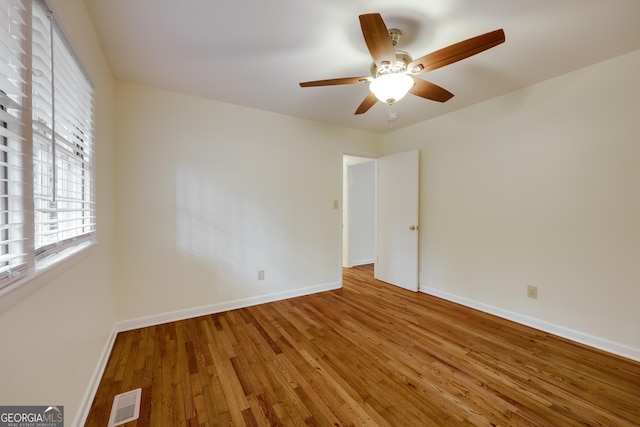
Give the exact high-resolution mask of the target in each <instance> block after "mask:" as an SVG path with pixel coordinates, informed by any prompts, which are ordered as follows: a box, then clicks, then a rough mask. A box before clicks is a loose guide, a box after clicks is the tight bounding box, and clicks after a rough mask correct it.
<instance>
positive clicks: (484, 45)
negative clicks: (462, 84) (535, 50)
mask: <svg viewBox="0 0 640 427" xmlns="http://www.w3.org/2000/svg"><path fill="white" fill-rule="evenodd" d="M504 40H505V38H504V30H502V29H500V30H495V31H491V32H489V33H486V34H482V35H479V36H476V37H472V38H470V39H467V40H464V41H461V42H458V43H456V44H452V45H451V46H447V47H445V48H442V49H440V50H436V51H435V52H432V53H430V54H428V55H425V56H423V57H421V58H418V59H416V60H415V61H413V62H411V63H410V64H409V65H408V66H407V69H408V70H411V73H412V74H421V73H424V72H427V71H431V70H435V69H437V68H440V67H444V66H445V65H449V64H453V63H454V62H457V61H460V60H461V59H465V58H468V57H470V56H473V55H475V54H477V53H480V52H483V51H485V50H487V49H491V48H492V47H494V46H497V45H499V44H500V43H503V42H504ZM416 68H417V70H415V69H416Z"/></svg>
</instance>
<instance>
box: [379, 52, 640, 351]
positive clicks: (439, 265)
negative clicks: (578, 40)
mask: <svg viewBox="0 0 640 427" xmlns="http://www.w3.org/2000/svg"><path fill="white" fill-rule="evenodd" d="M639 75H640V51H639V52H635V53H631V54H628V55H626V56H622V57H619V58H616V59H613V60H610V61H607V62H604V63H600V64H597V65H595V66H591V67H589V68H585V69H582V70H579V71H577V72H574V73H571V74H568V75H565V76H561V77H558V78H555V79H553V80H549V81H547V82H544V83H541V84H538V85H535V86H531V87H528V88H526V89H523V90H520V91H517V92H514V93H511V94H508V95H505V96H502V97H499V98H496V99H493V100H490V101H487V102H484V103H481V104H478V105H475V106H473V107H470V108H467V109H464V110H462V111H458V112H455V113H451V114H448V115H446V116H443V117H440V118H436V119H433V120H430V121H428V122H424V123H421V124H418V125H415V126H413V127H411V128H408V129H404V130H398V131H396V132H394V133H392V134H390V135H387V136H385V138H384V142H383V151H384V152H385V153H392V152H398V151H405V150H409V149H414V148H418V149H420V150H421V165H422V177H421V198H422V200H421V221H420V223H421V225H422V227H421V249H420V251H421V258H420V260H421V273H420V282H421V287H422V289H423V290H424V291H426V292H430V293H435V294H437V295H441V296H445V297H448V298H451V299H457V300H459V301H462V302H466V303H471V304H475V305H478V306H484V308H489V309H494V311H497V312H503V313H507V314H508V313H511V314H515V317H519V318H520V319H521V320H522V319H524V320H533V323H535V324H538V325H540V326H546V327H550V329H555V330H557V331H563V329H564V328H566V330H565V331H564V332H567V335H569V336H572V335H573V336H575V337H577V338H580V339H582V340H583V341H586V342H589V341H590V340H592V341H594V342H596V343H597V344H599V345H603V346H606V347H608V348H609V349H614V350H616V351H618V352H620V353H624V354H627V355H629V356H631V357H635V358H639V357H640V333H639V329H638V325H640V310H639V309H638V301H640V270H639V267H638V266H640V221H639V218H640V191H639V184H640V166H639V161H640V139H639V138H638V135H640V120H639V118H640V81H639V79H638V76H639ZM527 285H537V286H538V295H539V296H538V299H537V300H534V299H529V298H527V297H526V286H527Z"/></svg>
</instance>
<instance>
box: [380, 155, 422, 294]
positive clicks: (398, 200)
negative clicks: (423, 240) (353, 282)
mask: <svg viewBox="0 0 640 427" xmlns="http://www.w3.org/2000/svg"><path fill="white" fill-rule="evenodd" d="M419 163H420V160H419V152H418V151H417V150H414V151H407V152H404V153H398V154H393V155H390V156H384V157H380V158H379V159H378V174H377V197H376V215H377V216H376V261H375V269H374V275H375V278H376V279H378V280H382V281H383V282H387V283H390V284H392V285H396V286H400V287H402V288H405V289H408V290H411V291H414V292H417V291H418V199H419V187H418V183H419Z"/></svg>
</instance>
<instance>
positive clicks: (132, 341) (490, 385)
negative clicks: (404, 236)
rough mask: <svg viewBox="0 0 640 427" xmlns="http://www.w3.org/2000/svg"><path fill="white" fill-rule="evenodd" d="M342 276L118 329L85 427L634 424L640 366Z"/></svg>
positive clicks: (362, 272) (350, 274)
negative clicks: (125, 415)
mask: <svg viewBox="0 0 640 427" xmlns="http://www.w3.org/2000/svg"><path fill="white" fill-rule="evenodd" d="M371 268H372V267H371V266H363V267H357V268H354V269H345V271H344V287H343V288H342V289H339V290H335V291H329V292H324V293H319V294H315V295H309V296H304V297H300V298H294V299H290V300H285V301H279V302H274V303H269V304H263V305H259V306H254V307H250V308H245V309H240V310H233V311H229V312H225V313H220V314H214V315H209V316H203V317H198V318H194V319H189V320H184V321H179V322H173V323H168V324H163V325H158V326H154V327H149V328H144V329H138V330H134V331H129V332H124V333H120V334H118V337H117V338H116V343H115V345H114V348H113V351H112V354H111V356H110V359H109V362H108V364H107V367H106V370H105V373H104V376H103V378H102V381H101V383H100V386H99V390H98V392H97V394H96V396H95V399H94V402H93V405H92V408H91V411H90V414H89V417H88V419H87V423H86V425H87V426H100V427H105V426H106V425H107V421H108V418H109V413H110V411H111V404H112V401H113V398H114V396H115V395H116V394H118V393H122V392H125V391H128V390H131V389H135V388H138V387H142V404H141V411H140V418H139V419H138V420H137V421H133V422H130V423H128V424H126V426H154V427H155V426H209V425H211V426H215V425H232V426H244V425H246V426H277V425H294V426H304V425H308V426H329V425H331V426H347V425H361V426H377V425H380V426H464V425H475V426H490V425H493V426H495V425H500V426H573V425H581V426H584V425H598V426H600V425H605V426H639V425H640V363H637V362H633V361H630V360H627V359H624V358H620V357H617V356H613V355H610V354H607V353H604V352H601V351H598V350H594V349H591V348H588V347H585V346H582V345H579V344H576V343H573V342H570V341H567V340H564V339H561V338H558V337H555V336H552V335H549V334H547V333H544V332H541V331H538V330H534V329H531V328H528V327H525V326H522V325H519V324H516V323H513V322H509V321H506V320H503V319H499V318H496V317H493V316H491V315H488V314H484V313H481V312H478V311H475V310H472V309H469V308H465V307H462V306H459V305H456V304H453V303H450V302H447V301H444V300H441V299H438V298H435V297H432V296H429V295H425V294H422V293H418V294H416V293H412V292H409V291H405V290H402V289H399V288H396V287H393V286H390V285H387V284H384V283H381V282H378V281H376V280H374V279H373V278H372V275H371Z"/></svg>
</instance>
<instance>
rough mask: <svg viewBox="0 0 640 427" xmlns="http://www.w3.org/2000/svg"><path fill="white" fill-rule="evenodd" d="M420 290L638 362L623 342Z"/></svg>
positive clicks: (638, 353) (635, 352)
mask: <svg viewBox="0 0 640 427" xmlns="http://www.w3.org/2000/svg"><path fill="white" fill-rule="evenodd" d="M420 292H423V293H425V294H429V295H433V296H435V297H438V298H442V299H444V300H447V301H451V302H454V303H456V304H460V305H464V306H465V307H470V308H474V309H476V310H480V311H482V312H485V313H489V314H492V315H494V316H498V317H501V318H503V319H507V320H511V321H513V322H516V323H520V324H522V325H526V326H530V327H532V328H535V329H539V330H541V331H544V332H548V333H550V334H553V335H557V336H559V337H562V338H566V339H568V340H571V341H575V342H577V343H580V344H584V345H588V346H589V347H594V348H597V349H600V350H603V351H606V352H608V353H612V354H616V355H618V356H622V357H626V358H627V359H631V360H635V361H637V362H640V349H637V348H633V347H629V346H627V345H624V344H620V343H617V342H613V341H609V340H606V339H604V338H600V337H596V336H593V335H589V334H586V333H584V332H580V331H576V330H574V329H570V328H565V327H564V326H560V325H556V324H554V323H550V322H546V321H544V320H540V319H536V318H534V317H529V316H525V315H523V314H519V313H515V312H513V311H509V310H504V309H502V308H499V307H495V306H492V305H489V304H485V303H482V302H479V301H475V300H472V299H469V298H465V297H461V296H459V295H455V294H451V293H448V292H445V291H442V290H439V289H433V288H428V287H427V288H420Z"/></svg>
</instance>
